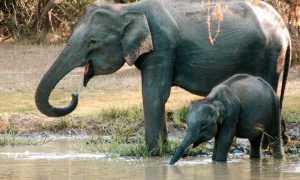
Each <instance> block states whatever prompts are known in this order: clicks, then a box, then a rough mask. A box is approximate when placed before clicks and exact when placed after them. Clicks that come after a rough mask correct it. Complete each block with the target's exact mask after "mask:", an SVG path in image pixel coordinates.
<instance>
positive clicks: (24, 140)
mask: <svg viewBox="0 0 300 180" xmlns="http://www.w3.org/2000/svg"><path fill="white" fill-rule="evenodd" d="M37 144H38V141H37V140H35V139H33V138H29V137H19V136H17V135H16V134H15V133H4V134H0V146H24V145H37Z"/></svg>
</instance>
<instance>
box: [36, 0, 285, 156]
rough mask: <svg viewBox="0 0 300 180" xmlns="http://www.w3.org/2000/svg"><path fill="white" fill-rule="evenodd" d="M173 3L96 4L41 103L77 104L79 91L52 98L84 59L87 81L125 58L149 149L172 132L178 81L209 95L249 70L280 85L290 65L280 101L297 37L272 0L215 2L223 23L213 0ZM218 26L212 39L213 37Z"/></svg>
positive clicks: (61, 110) (44, 85) (53, 110)
mask: <svg viewBox="0 0 300 180" xmlns="http://www.w3.org/2000/svg"><path fill="white" fill-rule="evenodd" d="M193 1H194V0H193ZM176 2H179V1H174V3H176ZM174 3H173V2H168V3H167V4H169V6H168V7H167V6H165V5H163V3H162V2H159V1H157V0H145V1H140V2H137V3H132V4H126V5H120V4H112V5H100V6H97V5H96V6H92V7H90V8H89V9H88V11H87V13H86V15H85V16H84V17H83V18H82V20H81V22H80V23H78V25H77V27H76V28H75V30H74V32H73V33H72V35H71V36H70V39H69V40H68V43H67V45H66V47H65V49H64V50H63V51H62V53H61V54H60V56H59V57H58V58H57V60H56V61H55V62H54V64H53V65H52V66H51V68H50V69H49V70H48V72H47V73H46V74H45V75H44V77H43V78H42V80H41V82H40V84H39V85H38V87H37V91H36V95H35V101H36V105H37V107H38V109H39V110H40V111H41V112H42V113H44V114H45V115H48V116H52V117H58V116H64V115H66V114H69V113H70V112H72V111H73V110H74V109H75V108H76V106H77V103H78V95H77V94H76V93H74V94H73V98H72V101H71V102H70V103H69V104H67V105H66V106H64V107H54V106H52V105H50V103H49V96H50V93H51V91H52V90H53V89H54V88H55V86H56V84H57V83H58V82H59V81H60V80H61V79H62V78H63V77H64V76H65V75H66V74H67V73H69V72H70V71H71V70H73V69H74V68H76V67H83V66H84V67H85V73H84V85H85V86H86V85H87V83H88V81H89V79H90V78H92V77H93V76H95V75H102V74H109V73H113V72H115V71H117V70H118V69H120V68H121V67H122V66H123V64H124V63H125V62H127V63H128V64H129V65H135V66H136V67H137V68H138V69H139V70H140V71H141V75H142V95H143V106H144V118H145V140H146V143H147V145H148V146H149V148H150V149H151V150H153V149H155V148H156V147H157V146H158V142H157V141H158V139H159V138H162V139H164V140H166V139H167V128H166V122H165V118H164V112H165V103H166V101H167V100H168V97H169V95H170V89H171V87H172V86H179V87H182V88H183V89H185V90H187V91H189V92H191V93H194V94H197V95H201V96H205V95H207V94H208V93H209V92H210V91H211V89H212V88H213V87H214V86H216V85H217V84H219V83H220V82H222V81H224V80H225V79H227V78H228V77H230V76H232V75H233V74H236V73H247V74H252V75H254V76H260V77H262V78H263V79H265V80H266V81H267V82H269V83H270V84H271V86H272V87H273V88H274V90H275V91H276V89H277V85H278V81H279V76H280V73H281V72H282V71H283V69H284V75H283V82H282V93H281V103H282V100H283V92H284V88H285V84H286V78H287V74H288V67H289V62H290V57H291V56H290V54H291V43H290V36H289V33H288V30H287V28H286V26H285V24H284V22H283V20H282V19H281V17H280V15H279V14H278V13H277V12H276V11H275V10H274V9H273V8H272V7H271V6H270V5H268V4H266V3H264V2H259V3H257V4H252V3H251V1H249V2H248V1H224V2H222V4H221V6H218V7H219V8H217V9H218V12H222V14H221V15H223V20H222V21H221V22H220V23H218V22H217V21H214V20H213V19H214V17H215V16H216V13H217V12H216V11H215V4H205V3H203V2H201V3H200V2H189V1H186V2H181V3H182V4H181V5H182V6H176V5H174ZM183 5H184V6H183ZM185 7H188V8H185ZM208 12H209V13H211V14H210V17H211V18H210V19H211V20H210V21H208V17H207V16H208ZM219 15H220V13H219ZM219 19H220V16H219ZM218 25H220V26H219V27H220V28H218ZM216 33H218V37H217V39H216V40H215V41H214V44H212V43H211V42H210V41H209V38H208V37H211V36H210V35H212V37H214V35H215V34H216ZM210 39H211V40H212V38H210Z"/></svg>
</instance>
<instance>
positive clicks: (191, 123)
mask: <svg viewBox="0 0 300 180" xmlns="http://www.w3.org/2000/svg"><path fill="white" fill-rule="evenodd" d="M224 114H225V108H224V105H223V104H222V103H221V102H220V101H208V100H202V101H196V102H193V103H192V104H191V106H190V107H189V111H188V114H187V117H186V122H187V125H188V130H187V134H186V136H185V138H184V139H183V140H182V142H181V144H180V146H179V147H178V148H177V150H176V152H175V154H174V155H173V157H172V159H171V161H170V162H169V164H170V165H173V164H175V163H176V162H177V161H178V160H179V158H180V157H181V156H182V155H183V153H184V151H185V149H186V148H187V147H188V146H189V145H191V144H193V148H195V147H197V146H198V145H199V144H200V143H203V142H206V141H208V140H210V139H212V138H213V137H214V136H215V135H216V133H217V130H218V124H222V122H223V120H224Z"/></svg>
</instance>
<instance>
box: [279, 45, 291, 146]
mask: <svg viewBox="0 0 300 180" xmlns="http://www.w3.org/2000/svg"><path fill="white" fill-rule="evenodd" d="M291 59H292V46H291V42H290V43H289V46H288V48H287V51H286V56H285V62H284V69H283V75H282V84H281V93H280V100H279V108H280V109H279V111H280V114H281V112H282V111H281V110H282V104H283V98H284V91H285V86H286V82H287V77H288V72H289V68H290V63H291ZM280 116H281V115H280ZM285 131H286V124H285V121H284V119H283V118H281V137H282V140H283V144H284V145H286V144H287V143H288V142H289V141H290V138H289V136H288V135H286V133H285Z"/></svg>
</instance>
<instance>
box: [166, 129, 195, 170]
mask: <svg viewBox="0 0 300 180" xmlns="http://www.w3.org/2000/svg"><path fill="white" fill-rule="evenodd" d="M193 142H195V138H193V136H192V135H191V134H190V133H188V134H187V135H186V136H185V138H184V139H183V140H182V142H181V144H180V146H179V147H178V148H177V149H176V152H175V154H174V155H173V157H172V159H171V160H170V161H169V165H174V164H175V163H176V162H177V161H178V160H179V159H180V157H181V156H182V155H183V153H184V151H185V149H186V148H187V147H188V146H189V145H191V144H192V143H193Z"/></svg>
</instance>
